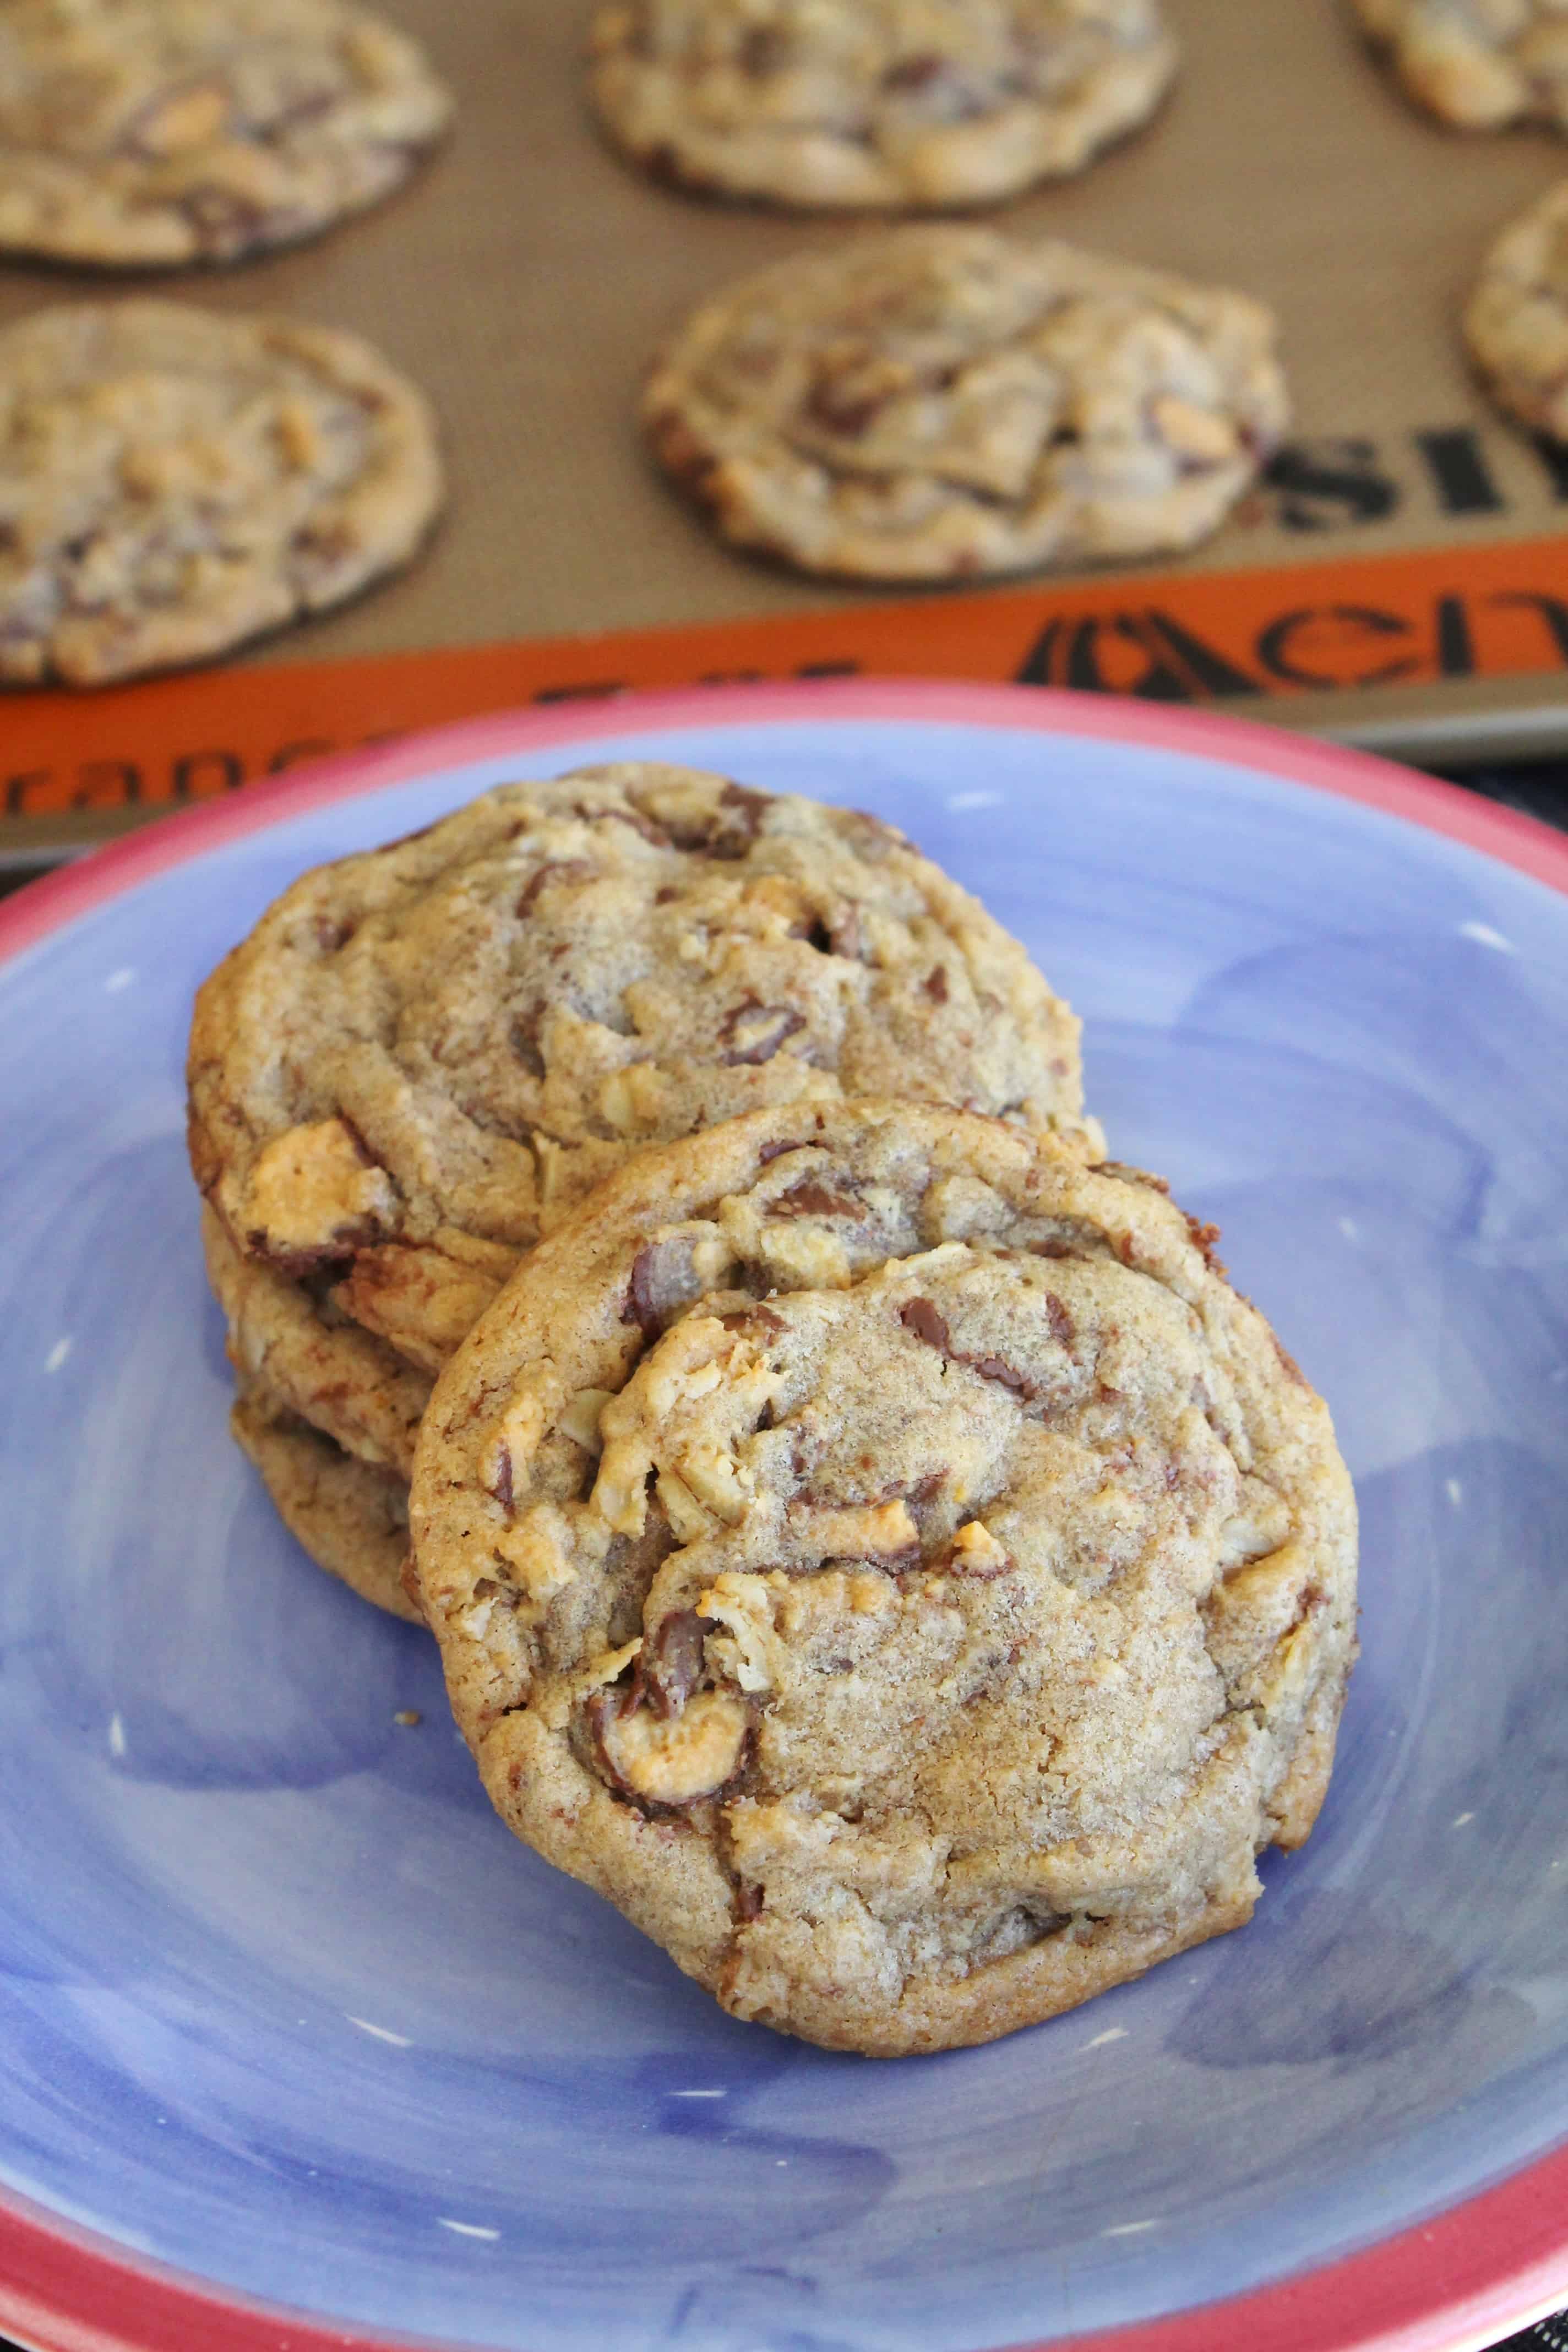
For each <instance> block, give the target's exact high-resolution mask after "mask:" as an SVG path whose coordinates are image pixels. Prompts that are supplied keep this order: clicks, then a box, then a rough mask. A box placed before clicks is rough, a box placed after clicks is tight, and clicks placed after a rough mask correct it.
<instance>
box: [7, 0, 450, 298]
mask: <svg viewBox="0 0 1568 2352" xmlns="http://www.w3.org/2000/svg"><path fill="white" fill-rule="evenodd" d="M450 113H451V100H450V99H449V97H448V96H447V91H446V90H445V89H443V87H442V85H441V84H440V82H439V81H437V79H436V77H435V75H434V74H433V73H432V72H431V70H430V68H429V65H428V64H427V62H426V58H425V56H424V53H423V52H422V51H421V50H420V48H419V47H417V45H416V43H415V42H413V41H411V40H409V39H408V37H407V36H406V35H405V34H403V33H399V32H397V31H395V29H394V28H393V26H390V25H388V24H384V22H383V21H382V19H381V18H380V17H379V16H374V15H373V14H372V13H371V11H370V10H369V9H365V8H360V7H355V6H352V5H345V0H6V5H5V7H3V8H0V249H5V250H8V251H10V252H13V253H28V254H37V255H41V256H44V257H47V258H48V259H50V260H55V261H70V262H89V263H98V264H109V265H113V266H119V267H126V268H155V267H159V266H163V267H168V266H170V265H178V264H181V263H185V262H198V261H207V262H213V261H217V262H222V261H235V260H237V259H238V258H239V257H241V256H242V255H245V254H247V253H254V252H258V251H261V250H263V249H265V248H266V247H270V246H279V245H289V244H292V243H294V242H295V241H296V240H297V239H298V238H300V237H304V236H312V235H313V234H314V233H315V232H316V231H317V230H318V229H321V228H324V227H326V226H328V224H329V223H330V222H332V221H334V220H337V219H339V218H341V217H342V215H344V214H346V213H353V212H358V211H360V210H361V209H362V208H363V206H364V205H371V204H374V203H375V202H376V200H377V199H378V198H379V197H381V196H384V195H386V194H388V193H389V192H390V191H391V190H392V189H393V188H395V187H396V185H397V184H398V183H399V181H401V180H402V179H404V178H405V176H406V174H407V173H408V172H409V170H410V169H411V167H412V165H413V163H414V162H415V160H416V158H417V157H418V156H419V155H420V154H421V153H422V152H423V151H424V150H425V149H426V148H427V147H428V146H430V145H431V143H432V142H434V141H435V140H436V139H437V138H438V137H439V136H440V134H441V132H442V131H444V130H445V128H446V126H447V120H448V118H449V116H450Z"/></svg>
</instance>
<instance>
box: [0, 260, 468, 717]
mask: <svg viewBox="0 0 1568 2352" xmlns="http://www.w3.org/2000/svg"><path fill="white" fill-rule="evenodd" d="M441 495H442V480H441V465H440V458H439V456H438V454H437V444H436V426H435V420H434V417H433V415H432V414H431V411H430V408H429V405H428V404H427V403H426V400H425V398H424V395H423V394H421V393H419V392H417V391H416V390H415V388H414V386H413V385H412V384H410V383H407V382H406V381H405V379H404V378H403V377H402V376H400V375H398V374H397V373H395V371H394V370H393V369H392V368H391V367H389V366H388V365H387V363H386V362H385V361H384V359H383V358H382V357H381V356H380V354H379V353H378V352H374V351H373V350H372V349H371V347H370V345H369V344H368V343H364V342H362V341H360V340H359V338H358V337H357V336H355V335H347V334H341V333H338V332H337V331H333V330H331V329H329V328H325V327H314V326H306V325H303V324H300V323H299V322H298V321H295V320H287V319H275V318H226V317H221V316H219V315H218V314H217V313H216V312H214V311H207V310H195V309H192V308H191V307H189V306H188V305H185V304H176V303H173V302H151V301H147V302H143V301H131V302H117V303H114V304H107V303H104V304H100V303H83V304H80V305H73V306H72V307H70V308H68V309H62V310H44V311H39V312H36V313H35V314H34V315H33V316H32V317H30V318H26V319H22V320H17V321H16V324H14V325H12V326H9V327H6V328H4V329H0V520H3V522H4V526H5V528H4V530H3V531H0V680H4V681H5V683H6V684H9V685H32V684H37V683H39V682H45V681H58V682H60V683H63V684H65V685H68V686H101V685H103V684H104V683H106V682H107V681H109V680H110V679H114V678H124V677H134V676H136V675H137V674H139V673H141V672H143V671H147V670H155V669H164V668H168V667H174V666H177V665H179V664H181V663H185V662H194V661H201V660H204V659H205V658H206V657H208V656H212V655H215V654H221V653H225V652H226V651H228V649H229V648H230V647H231V646H237V645H240V644H242V643H243V642H244V641H245V639H247V637H253V636H256V635H259V634H260V633H261V632H262V631H264V630H268V629H275V628H278V627H279V626H281V625H282V624H283V623H285V622H288V621H292V620H295V619H298V618H300V617H302V616H303V615H305V614H310V613H318V612H321V611H324V610H325V609H326V608H327V607H328V606H329V605H332V604H342V601H343V600H344V598H345V597H348V596H353V595H354V594H356V593H358V591H359V590H360V589H362V588H364V587H366V586H368V585H369V583H371V582H372V581H374V580H375V579H378V578H379V577H380V576H381V575H382V574H383V573H384V572H391V571H394V570H395V569H396V567H397V566H398V565H399V564H401V563H404V562H406V561H407V559H408V558H409V557H410V556H411V555H412V554H413V553H414V551H415V550H416V547H417V546H418V544H419V542H420V541H421V540H422V539H423V537H424V536H425V533H426V530H427V529H428V528H429V525H430V523H431V521H432V520H433V518H434V516H435V514H436V510H437V507H438V506H439V504H440V501H441Z"/></svg>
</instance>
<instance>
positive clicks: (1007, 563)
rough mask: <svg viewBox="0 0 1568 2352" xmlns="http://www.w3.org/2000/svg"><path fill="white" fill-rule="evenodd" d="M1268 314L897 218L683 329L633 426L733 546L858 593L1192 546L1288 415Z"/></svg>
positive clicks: (766, 276) (759, 283) (1048, 247)
mask: <svg viewBox="0 0 1568 2352" xmlns="http://www.w3.org/2000/svg"><path fill="white" fill-rule="evenodd" d="M1274 346H1275V329H1274V322H1273V320H1272V318H1271V317H1270V315H1269V313H1268V311H1267V310H1264V309H1263V308H1262V307H1261V305H1260V304H1258V303H1257V302H1254V301H1252V300H1250V299H1248V298H1247V296H1245V295H1242V294H1236V293H1228V292H1225V291H1221V290H1216V289H1208V288H1204V287H1198V286H1194V285H1190V284H1188V283H1187V282H1186V281H1185V280H1184V279H1181V278H1173V277H1170V276H1167V275H1165V274H1163V273H1162V272H1159V271H1156V270H1150V269H1142V268H1135V267H1133V266H1132V265H1131V264H1126V263H1121V262H1117V261H1110V260H1106V259H1104V258H1103V257H1100V256H1097V255H1093V254H1088V253H1081V252H1079V251H1078V250H1077V249H1076V248H1075V247H1071V246H1066V245H1060V244H1057V243H1054V242H1037V243H1029V244H1026V243H1024V242H1022V241H1021V240H1018V239H1015V238H1008V237H1005V236H999V235H998V234H997V233H996V232H995V231H994V230H991V229H983V228H972V227H965V226H931V227H909V228H900V229H893V230H888V231H884V232H882V233H880V234H879V235H877V236H865V237H861V238H859V239H858V240H856V241H855V242H854V243H852V244H850V245H849V246H847V247H842V248H840V249H839V250H837V252H831V253H826V254H806V255H802V256H799V257H795V258H794V259H791V260H788V261H784V262H781V263H776V264H774V265H773V267H771V268H767V269H763V270H761V271H759V272H758V273H757V274H756V275H755V276H753V277H750V278H744V279H742V280H741V281H740V282H739V283H738V284H736V285H733V286H731V287H730V288H728V289H726V290H725V291H723V292H721V293H720V294H718V295H716V296H715V297H714V298H713V299H711V300H710V301H709V302H707V303H705V304H704V305H703V306H702V307H701V308H700V310H697V311H696V312H694V313H693V314H692V316H691V317H690V319H689V320H688V321H687V323H686V325H685V326H684V327H683V328H682V329H681V330H680V331H679V332H678V333H677V334H676V335H675V336H674V337H673V338H672V340H671V341H669V342H668V344H667V345H666V347H665V349H664V351H663V352H662V353H661V354H660V356H659V357H658V360H657V361H656V362H655V364H654V367H653V369H652V371H651V373H650V375H649V377H648V381H647V385H646V386H645V389H644V393H643V398H642V421H643V425H644V429H645V430H646V432H647V436H648V438H649V440H650V442H651V444H652V446H653V448H654V451H655V453H656V455H657V456H658V458H659V460H660V462H661V464H662V465H663V466H664V467H665V469H666V471H667V472H668V474H669V475H670V476H671V477H672V478H673V479H674V480H675V482H676V483H677V484H678V486H679V487H680V488H683V489H685V490H687V491H688V492H689V494H690V496H691V497H692V498H693V499H695V500H696V501H697V503H698V504H699V505H700V507H702V508H703V509H706V510H707V511H708V512H709V513H710V515H711V517H712V519H713V520H714V521H715V523H716V525H717V527H718V530H719V531H720V533H721V536H722V537H723V538H725V539H727V540H730V541H733V542H734V543H735V544H736V545H738V546H742V547H747V548H754V549H758V550H761V551H764V552H767V553H769V554H772V555H774V556H777V557H780V558H782V559H783V560H784V562H788V563H792V564H794V565H795V566H797V567H798V568H799V569H801V570H803V571H806V572H826V573H835V574H840V575H844V576H848V577H860V578H865V579H872V580H940V579H951V578H974V577H978V576H980V575H983V574H987V573H1001V572H1016V571H1021V570H1026V569H1028V568H1030V567H1033V566H1039V565H1048V564H1067V563H1081V562H1097V561H1101V560H1111V559H1115V558H1121V557H1131V556H1136V555H1147V554H1152V553H1154V552H1156V551H1161V550H1171V549H1176V548H1183V547H1188V546H1191V545H1192V544H1193V543H1194V541H1197V540H1200V539H1203V538H1205V536H1206V535H1207V534H1208V533H1209V532H1211V531H1213V530H1215V529H1216V528H1217V527H1218V525H1219V524H1220V523H1221V522H1222V521H1223V520H1224V519H1225V516H1226V514H1227V512H1228V511H1229V509H1231V507H1232V506H1234V505H1235V503H1236V501H1237V499H1238V498H1240V496H1241V495H1242V493H1243V491H1244V490H1245V489H1247V487H1248V486H1249V484H1250V483H1251V482H1252V481H1253V480H1254V479H1255V478H1256V477H1257V475H1258V470H1259V468H1260V467H1261V466H1262V464H1263V463H1264V461H1265V460H1266V458H1267V457H1268V455H1269V454H1270V452H1271V451H1272V450H1273V448H1274V447H1275V446H1276V445H1277V444H1278V442H1279V437H1280V436H1281V434H1282V433H1283V431H1284V428H1285V425H1286V423H1287V420H1288V415H1289V407H1288V402H1287V397H1286V392H1285V384H1284V378H1283V376H1282V374H1281V373H1280V370H1279V363H1278V361H1277V359H1276V356H1275V348H1274Z"/></svg>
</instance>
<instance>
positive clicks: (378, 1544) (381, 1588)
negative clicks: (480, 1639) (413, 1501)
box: [228, 1384, 424, 1625]
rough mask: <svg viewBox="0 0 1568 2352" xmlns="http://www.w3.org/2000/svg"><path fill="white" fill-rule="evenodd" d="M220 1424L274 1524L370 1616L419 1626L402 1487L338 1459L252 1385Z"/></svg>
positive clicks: (326, 1440) (327, 1441)
mask: <svg viewBox="0 0 1568 2352" xmlns="http://www.w3.org/2000/svg"><path fill="white" fill-rule="evenodd" d="M228 1425H229V1428H230V1429H231V1430H232V1432H233V1433H234V1436H235V1439H236V1442H237V1444H239V1445H240V1446H241V1447H242V1448H243V1449H244V1451H245V1452H246V1454H248V1456H249V1457H250V1460H251V1462H252V1463H253V1464H254V1465H255V1466H256V1469H257V1470H258V1472H259V1474H260V1477H261V1482H262V1484H263V1486H265V1487H266V1489H267V1491H268V1495H269V1496H271V1498H272V1502H273V1504H274V1506H275V1507H276V1509H277V1512H278V1516H279V1518H280V1519H281V1520H282V1521H283V1524H284V1526H285V1527H286V1528H288V1530H289V1534H290V1535H291V1536H293V1537H294V1538H295V1539H296V1541H297V1542H299V1543H300V1545H302V1546H303V1548H304V1549H305V1550H306V1551H308V1552H309V1553H310V1557H311V1559H314V1560H315V1561H317V1562H318V1564H319V1565H320V1566H321V1567H322V1568H325V1569H328V1570H330V1571H331V1574H332V1575H334V1576H337V1577H341V1578H342V1581H343V1582H344V1583H345V1584H347V1585H349V1586H351V1587H352V1589H353V1591H355V1592H357V1593H359V1594H360V1595H361V1597H362V1598H363V1600H366V1601H374V1603H375V1605H376V1607H377V1608H378V1609H384V1610H385V1611H387V1612H388V1613H389V1614H390V1615H392V1616H395V1617H403V1618H405V1619H407V1621H408V1622H410V1623H411V1624H416V1625H417V1624H422V1623H423V1622H424V1619H423V1616H422V1614H421V1612H420V1609H419V1606H418V1603H417V1602H416V1601H415V1600H414V1599H413V1597H412V1596H411V1594H410V1593H409V1591H408V1590H407V1588H406V1586H405V1582H404V1576H405V1570H406V1566H407V1560H408V1488H407V1486H406V1485H405V1482H404V1481H403V1480H402V1479H400V1478H395V1477H389V1476H388V1475H386V1474H385V1473H384V1471H379V1470H377V1469H376V1468H374V1465H371V1464H370V1463H367V1462H362V1461H360V1460H359V1459H358V1458H357V1457H356V1456H355V1455H353V1454H345V1453H344V1452H343V1450H342V1447H341V1446H339V1445H335V1444H333V1442H332V1440H331V1438H330V1437H325V1436H323V1435H322V1433H321V1431H320V1430H319V1429H314V1428H312V1427H311V1425H310V1423H309V1422H308V1421H304V1420H302V1419H301V1418H300V1415H299V1414H298V1413H296V1412H292V1411H291V1410H290V1408H289V1406H288V1405H287V1404H285V1403H284V1402H283V1401H282V1399H281V1398H279V1397H277V1396H275V1395H273V1394H272V1392H271V1391H269V1390H268V1389H266V1388H264V1387H261V1386H259V1385H258V1384H250V1385H242V1386H241V1389H240V1392H239V1395H238V1397H237V1399H236V1402H235V1405H234V1409H233V1411H232V1412H230V1414H229V1417H228Z"/></svg>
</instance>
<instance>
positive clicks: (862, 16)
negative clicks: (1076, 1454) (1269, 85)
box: [591, 0, 1176, 209]
mask: <svg viewBox="0 0 1568 2352" xmlns="http://www.w3.org/2000/svg"><path fill="white" fill-rule="evenodd" d="M592 55H593V67H592V75H591V89H592V93H593V99H594V103H595V108H596V110H597V111H598V114H599V118H600V120H601V121H603V123H604V124H605V128H606V130H607V131H609V133H610V136H611V138H612V139H613V140H614V141H615V142H616V145H617V146H619V147H621V148H623V149H624V150H625V151H626V152H627V153H628V154H630V155H632V156H634V157H635V158H636V159H637V162H638V163H644V164H647V166H649V167H650V168H651V169H653V170H655V171H657V172H658V173H662V174H663V175H665V176H666V177H668V178H671V179H674V180H677V181H679V182H681V183H683V184H686V185H687V186H689V187H695V188H700V189H705V190H711V191H714V192H717V193H720V194H725V195H731V196H747V197H757V198H763V199H765V200H766V201H768V202H770V203H773V204H778V205H799V206H811V205H863V206H879V207H896V208H900V209H941V208H943V207H946V206H951V205H976V204H990V203H994V202H995V201H996V200H997V199H999V198H1001V197H1003V196H1008V195H1012V194H1016V192H1017V190H1019V189H1020V188H1026V187H1028V186H1030V185H1031V184H1033V183H1034V182H1036V181H1037V180H1044V179H1052V178H1057V177H1059V176H1061V175H1062V174H1064V173H1070V172H1077V171H1080V170H1081V169H1082V168H1083V166H1084V165H1085V164H1086V163H1088V162H1089V160H1090V158H1091V157H1092V156H1093V155H1095V154H1097V153H1098V152H1099V151H1100V148H1102V147H1104V146H1105V145H1107V144H1108V142H1110V141H1111V140H1113V139H1119V138H1121V137H1123V136H1124V135H1125V134H1126V133H1127V132H1128V131H1133V130H1136V128H1137V127H1138V125H1139V124H1140V123H1142V122H1143V121H1146V120H1147V119H1148V117H1149V116H1150V115H1151V114H1152V112H1153V110H1154V109H1155V108H1156V106H1158V104H1159V102H1160V100H1161V99H1162V98H1163V96H1164V93H1165V90H1166V89H1167V87H1168V86H1169V83H1170V80H1171V77H1172V75H1173V72H1174V71H1175V67H1176V44H1175V41H1174V40H1173V37H1172V36H1171V33H1170V31H1169V29H1168V27H1167V26H1166V24H1165V21H1164V16H1163V8H1162V6H1161V0H609V5H607V6H604V7H602V8H601V9H600V10H599V13H598V15H597V16H596V17H595V22H594V28H593V37H592Z"/></svg>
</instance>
